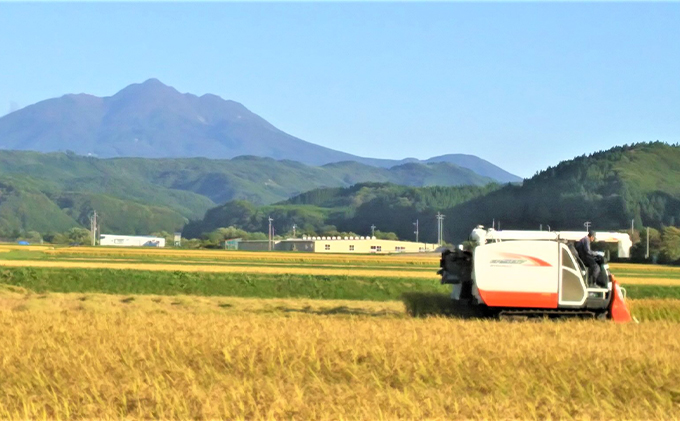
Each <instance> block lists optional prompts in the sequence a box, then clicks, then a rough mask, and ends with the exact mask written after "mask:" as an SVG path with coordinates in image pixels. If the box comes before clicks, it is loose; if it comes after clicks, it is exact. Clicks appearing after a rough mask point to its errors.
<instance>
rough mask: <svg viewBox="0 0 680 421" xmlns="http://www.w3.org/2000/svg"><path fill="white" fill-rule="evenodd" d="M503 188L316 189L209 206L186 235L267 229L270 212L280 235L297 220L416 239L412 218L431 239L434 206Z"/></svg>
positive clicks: (331, 231)
mask: <svg viewBox="0 0 680 421" xmlns="http://www.w3.org/2000/svg"><path fill="white" fill-rule="evenodd" d="M498 188H499V185H497V184H487V185H485V186H460V187H442V186H434V187H407V186H398V185H394V184H387V183H361V184H357V185H354V186H352V187H346V188H325V189H316V190H312V191H310V192H307V193H303V194H301V195H298V196H295V197H293V198H291V199H289V200H287V201H285V202H281V203H277V204H274V205H269V206H263V207H256V206H253V205H252V204H250V203H248V202H244V201H233V202H228V203H226V204H224V205H222V206H219V207H216V208H214V209H211V210H209V211H208V212H207V213H206V215H205V218H204V219H203V220H201V221H193V222H191V223H189V224H188V225H187V226H186V227H185V229H184V235H186V236H187V237H189V238H192V237H198V236H201V235H202V234H205V233H209V232H211V231H214V230H216V229H218V228H224V227H230V226H233V227H236V228H239V229H243V230H246V231H251V232H253V231H258V232H267V229H268V217H270V216H271V217H272V218H273V219H274V227H275V229H276V232H277V233H279V234H281V235H290V234H291V233H292V228H293V224H295V225H296V226H297V231H296V232H297V234H308V235H316V234H326V235H339V234H341V233H342V232H345V233H353V234H358V235H369V234H370V233H371V225H375V226H376V227H377V230H378V231H377V232H393V233H396V235H397V236H399V237H400V238H407V239H412V238H414V237H415V235H414V229H415V227H414V226H413V223H414V222H415V221H416V220H421V221H422V222H423V225H422V228H421V229H420V232H421V234H422V237H421V238H428V239H431V238H432V236H434V237H435V238H436V227H435V225H434V224H432V223H429V222H431V221H430V220H432V221H433V220H434V214H433V213H432V212H433V210H434V209H446V208H451V207H453V206H456V205H458V204H461V203H464V202H466V201H469V200H471V199H473V198H476V197H481V196H483V195H485V194H488V193H489V192H492V191H494V190H496V189H498Z"/></svg>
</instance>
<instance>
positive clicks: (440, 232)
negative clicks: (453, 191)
mask: <svg viewBox="0 0 680 421" xmlns="http://www.w3.org/2000/svg"><path fill="white" fill-rule="evenodd" d="M443 237H444V215H442V214H441V213H439V212H437V244H438V245H440V246H441V245H442V241H443V240H444V238H443Z"/></svg>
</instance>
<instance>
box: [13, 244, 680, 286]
mask: <svg viewBox="0 0 680 421" xmlns="http://www.w3.org/2000/svg"><path fill="white" fill-rule="evenodd" d="M21 247H22V246H13V247H11V248H8V249H7V250H6V252H5V253H0V267H1V266H8V267H36V268H39V267H42V268H72V269H78V268H80V269H130V270H142V271H163V272H168V271H169V272H208V273H224V274H229V273H232V274H250V275H278V274H288V275H310V276H333V277H337V276H341V277H342V276H344V277H358V278H404V279H416V278H417V279H423V280H425V279H428V280H436V279H437V275H436V271H437V269H438V266H439V256H438V255H431V254H427V255H418V254H408V255H400V254H397V255H349V254H314V253H300V252H297V253H296V252H244V251H225V250H182V249H154V248H105V247H62V248H56V249H51V248H46V247H42V248H36V249H33V250H29V249H22V248H21ZM24 247H26V246H24ZM36 247H39V246H36ZM2 250H3V249H2V246H0V251H2ZM610 267H611V270H612V273H614V275H615V276H616V278H617V279H618V280H619V281H620V282H621V283H622V284H623V285H630V286H632V285H658V286H680V268H679V267H670V266H660V265H639V264H621V263H614V264H611V265H610Z"/></svg>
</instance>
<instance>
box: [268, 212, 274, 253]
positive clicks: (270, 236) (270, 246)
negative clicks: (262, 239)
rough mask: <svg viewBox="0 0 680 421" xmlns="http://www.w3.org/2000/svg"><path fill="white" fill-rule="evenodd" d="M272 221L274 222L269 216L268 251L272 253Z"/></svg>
mask: <svg viewBox="0 0 680 421" xmlns="http://www.w3.org/2000/svg"><path fill="white" fill-rule="evenodd" d="M273 221H274V220H273V219H272V217H271V216H269V251H272V237H273V235H272V233H273V230H272V222H273Z"/></svg>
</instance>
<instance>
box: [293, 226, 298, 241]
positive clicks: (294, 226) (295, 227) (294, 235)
mask: <svg viewBox="0 0 680 421" xmlns="http://www.w3.org/2000/svg"><path fill="white" fill-rule="evenodd" d="M295 228H297V225H295V224H293V238H295Z"/></svg>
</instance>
